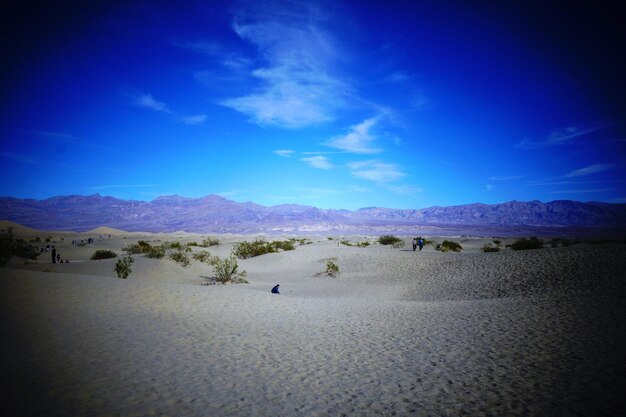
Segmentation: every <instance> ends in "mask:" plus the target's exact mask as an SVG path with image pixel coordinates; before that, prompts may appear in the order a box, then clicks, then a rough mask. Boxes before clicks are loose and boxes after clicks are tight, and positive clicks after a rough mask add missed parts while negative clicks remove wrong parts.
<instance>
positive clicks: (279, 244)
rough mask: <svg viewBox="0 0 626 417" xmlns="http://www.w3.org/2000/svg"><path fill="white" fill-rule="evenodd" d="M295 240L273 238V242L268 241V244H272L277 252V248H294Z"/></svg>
mask: <svg viewBox="0 0 626 417" xmlns="http://www.w3.org/2000/svg"><path fill="white" fill-rule="evenodd" d="M294 242H295V240H275V241H273V242H270V245H272V246H273V247H274V248H275V249H276V251H277V252H278V249H280V250H294V249H296V247H295V245H294Z"/></svg>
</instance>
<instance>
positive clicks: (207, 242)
mask: <svg viewBox="0 0 626 417" xmlns="http://www.w3.org/2000/svg"><path fill="white" fill-rule="evenodd" d="M219 244H220V241H219V240H218V239H213V238H210V237H207V238H206V239H202V243H201V244H200V247H202V248H208V247H209V246H218V245H219Z"/></svg>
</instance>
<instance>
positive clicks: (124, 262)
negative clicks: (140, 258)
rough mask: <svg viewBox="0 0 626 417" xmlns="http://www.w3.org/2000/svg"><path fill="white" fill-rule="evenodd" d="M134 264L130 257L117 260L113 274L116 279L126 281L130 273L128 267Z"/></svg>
mask: <svg viewBox="0 0 626 417" xmlns="http://www.w3.org/2000/svg"><path fill="white" fill-rule="evenodd" d="M133 262H135V260H134V259H133V258H131V257H130V256H125V257H123V258H122V259H119V260H118V261H117V263H116V264H115V272H116V273H117V277H118V278H122V279H126V278H128V276H129V275H130V273H131V272H132V270H131V269H130V265H131V264H132V263H133Z"/></svg>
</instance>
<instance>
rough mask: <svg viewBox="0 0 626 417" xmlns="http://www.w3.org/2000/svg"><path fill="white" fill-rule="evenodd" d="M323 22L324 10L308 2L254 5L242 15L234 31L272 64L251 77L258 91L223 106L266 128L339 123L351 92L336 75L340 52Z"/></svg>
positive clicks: (237, 20)
mask: <svg viewBox="0 0 626 417" xmlns="http://www.w3.org/2000/svg"><path fill="white" fill-rule="evenodd" d="M321 21H322V15H321V14H320V12H319V9H318V8H316V7H313V5H307V4H304V3H295V2H293V3H276V4H275V3H271V2H270V3H264V4H263V7H260V6H259V5H255V3H253V2H250V3H249V4H247V5H246V7H245V8H243V9H242V10H239V12H238V13H237V15H236V17H235V21H234V23H233V29H234V30H235V32H236V33H237V34H238V35H239V37H240V38H241V39H244V40H246V41H249V42H250V43H252V44H253V45H255V46H256V48H257V50H258V53H259V54H260V58H261V60H262V61H264V62H266V63H267V64H266V66H264V67H262V68H257V69H255V70H254V71H252V73H251V74H250V75H252V76H253V77H254V78H255V79H256V80H257V81H258V82H259V86H258V88H257V89H256V90H254V91H251V92H250V93H249V94H246V95H244V96H240V97H233V98H228V99H226V100H224V101H222V104H223V105H224V106H226V107H230V108H232V109H234V110H236V111H238V112H241V113H243V114H245V115H247V116H249V117H250V120H251V121H252V122H254V123H257V124H262V125H276V126H280V127H284V128H299V127H304V126H308V125H313V124H318V123H322V122H327V121H330V120H333V119H334V118H335V111H336V110H337V109H340V108H342V106H344V101H345V91H346V90H348V89H349V88H348V86H347V85H346V84H345V83H343V82H342V81H341V80H340V79H339V78H338V77H336V76H334V75H333V74H332V72H333V71H332V65H331V63H332V61H333V60H334V59H335V58H336V50H335V46H334V41H333V40H332V39H331V37H330V36H329V35H328V34H327V33H326V32H325V31H324V30H323V29H322V28H321Z"/></svg>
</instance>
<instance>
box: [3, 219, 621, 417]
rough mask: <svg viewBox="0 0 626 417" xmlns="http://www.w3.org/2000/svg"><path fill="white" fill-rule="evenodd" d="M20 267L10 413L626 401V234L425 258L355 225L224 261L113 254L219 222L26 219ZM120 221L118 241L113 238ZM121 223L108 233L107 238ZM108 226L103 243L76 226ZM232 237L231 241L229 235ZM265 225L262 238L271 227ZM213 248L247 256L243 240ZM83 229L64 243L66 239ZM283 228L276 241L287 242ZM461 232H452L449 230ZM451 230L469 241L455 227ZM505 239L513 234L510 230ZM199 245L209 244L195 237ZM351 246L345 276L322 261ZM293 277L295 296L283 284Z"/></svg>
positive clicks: (469, 242) (384, 409)
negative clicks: (228, 268)
mask: <svg viewBox="0 0 626 417" xmlns="http://www.w3.org/2000/svg"><path fill="white" fill-rule="evenodd" d="M17 232H18V235H19V234H21V235H23V236H25V237H27V238H32V237H34V236H35V235H38V236H41V237H42V238H45V237H46V236H50V237H51V240H53V241H54V242H55V243H54V244H55V245H56V247H57V249H58V251H59V253H60V254H61V256H62V258H63V259H69V260H70V261H71V262H70V263H67V264H56V265H52V264H51V263H50V259H49V258H50V255H49V253H48V252H45V253H44V254H42V255H41V256H40V257H39V259H38V260H37V261H35V263H31V264H27V265H24V264H23V261H22V260H20V259H16V258H14V259H13V260H12V261H11V263H10V264H9V265H7V266H5V267H2V268H0V306H1V308H2V355H1V358H2V370H3V371H2V378H3V386H4V388H3V396H6V398H5V399H4V400H3V407H5V408H9V407H11V408H13V409H17V411H13V412H12V414H10V415H16V416H17V415H24V416H25V415H33V416H57V415H58V416H125V417H127V416H128V417H130V416H316V415H319V416H328V415H330V416H341V415H346V416H392V415H398V416H405V415H410V416H460V415H471V416H517V415H521V416H577V415H580V416H590V415H607V416H609V415H619V414H621V412H622V411H623V410H624V409H625V403H624V393H625V392H626V362H625V361H624V360H623V354H622V352H623V351H626V343H625V335H626V323H625V320H626V311H625V310H626V308H625V306H626V284H625V282H624V279H625V278H626V245H625V244H623V243H602V244H589V243H582V244H577V245H572V246H569V247H561V246H559V247H556V248H550V247H548V248H544V249H539V250H527V251H513V250H510V249H503V250H502V251H500V252H498V253H482V252H481V251H480V248H481V247H482V245H483V244H484V243H486V242H490V241H491V239H478V238H472V239H469V238H465V239H463V238H456V239H454V240H456V241H459V242H461V243H462V245H463V247H464V250H463V251H462V252H460V253H441V252H438V251H435V250H434V248H433V247H432V246H430V245H428V246H426V247H425V248H424V250H423V251H421V252H419V251H418V252H413V251H412V250H411V247H410V238H406V239H405V240H406V245H405V246H404V247H403V248H392V247H390V246H382V245H379V244H375V243H373V244H372V245H371V246H368V247H363V248H361V247H348V246H345V245H341V244H339V243H338V240H339V239H341V238H346V239H348V240H350V241H353V242H357V241H364V240H371V241H372V242H375V240H376V238H375V237H369V238H368V237H366V236H345V237H337V236H336V237H334V238H333V239H332V240H329V239H328V238H327V237H325V236H308V238H309V239H310V240H311V242H312V243H310V244H304V245H301V246H298V247H297V248H296V249H295V250H293V251H285V252H280V253H273V254H267V255H263V256H259V257H255V258H250V259H246V260H239V266H240V269H243V270H246V271H247V279H248V280H249V284H229V285H203V284H205V283H206V282H207V280H206V279H205V278H203V277H206V276H211V274H212V267H211V266H209V265H207V264H203V263H200V262H197V261H195V262H193V263H192V264H191V265H190V266H188V267H183V266H181V265H180V264H177V263H176V262H174V261H172V260H169V259H163V260H156V259H149V258H146V257H144V256H143V255H133V257H134V258H135V262H134V264H133V265H132V273H131V275H130V277H129V278H128V279H126V280H123V279H119V278H117V276H116V274H115V272H114V265H115V262H116V259H107V260H101V261H91V260H89V257H90V256H91V255H92V254H93V253H94V252H95V250H97V249H112V250H114V251H116V252H117V253H118V254H119V255H120V257H121V256H122V254H123V252H122V247H123V246H124V245H125V244H128V243H130V242H136V241H138V240H140V239H143V240H147V241H150V242H151V243H158V242H159V241H160V242H165V241H169V242H174V241H180V242H182V243H185V242H189V241H200V240H202V238H203V237H205V236H206V235H194V234H186V233H174V234H169V235H162V234H142V233H126V232H121V231H115V230H108V229H100V230H96V231H92V232H91V233H83V234H76V233H71V232H66V233H64V232H39V231H33V230H27V229H23V230H18V231H17ZM109 234H110V235H111V237H110V238H109ZM100 235H102V238H100ZM87 237H94V238H96V240H95V243H93V244H91V245H87V246H85V247H76V246H73V245H72V244H71V241H72V240H74V239H86V238H87ZM214 237H215V236H214ZM257 237H258V236H257ZM217 238H219V240H220V242H221V244H220V245H219V246H214V247H210V248H207V250H209V251H210V252H211V254H213V255H218V256H221V257H227V256H228V255H229V254H230V251H231V249H232V246H233V244H234V243H235V242H238V241H243V240H248V241H251V240H254V239H255V238H256V237H255V236H232V235H225V236H217ZM61 239H63V240H61ZM270 239H272V240H273V239H275V238H274V237H272V238H270ZM432 239H434V240H435V241H439V242H440V241H441V240H443V238H436V237H435V238H432ZM448 239H449V238H448ZM502 240H503V243H507V242H510V241H512V240H510V239H509V240H507V239H502ZM193 250H194V251H198V250H201V249H200V248H193ZM333 257H334V258H337V260H336V263H337V265H338V266H339V269H340V272H339V274H338V275H337V276H336V277H330V276H328V275H325V274H320V273H321V272H323V271H324V269H325V261H324V260H325V259H328V258H333ZM277 283H280V288H281V295H273V294H271V293H270V289H271V288H272V286H274V285H275V284H277Z"/></svg>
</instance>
